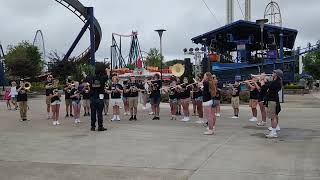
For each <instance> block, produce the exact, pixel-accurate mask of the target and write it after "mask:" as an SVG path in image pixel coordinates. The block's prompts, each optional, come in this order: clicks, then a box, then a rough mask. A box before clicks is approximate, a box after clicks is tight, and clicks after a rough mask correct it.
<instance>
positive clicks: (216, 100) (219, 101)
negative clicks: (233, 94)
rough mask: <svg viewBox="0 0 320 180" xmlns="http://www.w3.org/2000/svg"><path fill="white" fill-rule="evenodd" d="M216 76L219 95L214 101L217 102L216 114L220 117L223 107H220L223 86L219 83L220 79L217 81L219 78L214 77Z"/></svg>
mask: <svg viewBox="0 0 320 180" xmlns="http://www.w3.org/2000/svg"><path fill="white" fill-rule="evenodd" d="M213 76H214V79H216V80H217V95H216V96H215V97H214V100H215V102H216V105H217V106H216V110H215V112H216V114H215V115H216V116H217V117H220V116H221V114H220V111H221V107H220V103H221V91H222V90H221V88H222V86H221V84H220V83H219V82H218V79H217V77H216V76H215V75H213Z"/></svg>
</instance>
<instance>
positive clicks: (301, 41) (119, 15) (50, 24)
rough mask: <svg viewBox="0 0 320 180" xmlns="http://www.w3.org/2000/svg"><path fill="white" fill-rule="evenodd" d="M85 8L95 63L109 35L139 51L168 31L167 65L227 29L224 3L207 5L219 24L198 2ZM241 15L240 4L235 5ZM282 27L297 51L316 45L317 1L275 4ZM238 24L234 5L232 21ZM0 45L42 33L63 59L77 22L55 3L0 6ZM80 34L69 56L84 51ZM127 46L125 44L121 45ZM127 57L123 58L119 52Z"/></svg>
mask: <svg viewBox="0 0 320 180" xmlns="http://www.w3.org/2000/svg"><path fill="white" fill-rule="evenodd" d="M80 1H81V2H82V3H83V4H84V5H85V6H93V7H95V15H96V18H97V19H98V21H99V23H100V25H101V28H102V31H103V37H102V42H101V46H100V49H99V51H98V53H97V58H98V59H100V60H101V59H103V58H104V57H109V56H110V50H109V49H110V45H111V33H113V32H117V33H120V34H129V33H130V32H131V31H132V30H136V31H138V32H139V41H140V45H141V48H142V50H144V51H148V49H150V48H153V47H157V48H158V47H159V37H158V34H156V33H155V32H154V29H158V28H164V29H167V30H168V31H167V32H166V33H165V34H164V37H163V41H164V42H163V47H164V48H163V52H164V55H165V57H166V59H172V58H183V57H184V55H183V52H182V49H183V48H185V47H187V48H189V47H195V45H194V44H192V42H191V40H190V39H191V38H192V37H195V36H197V35H200V34H202V33H205V32H207V31H209V30H213V29H215V28H218V27H219V26H221V25H224V24H225V23H226V0H206V2H207V4H208V6H209V7H210V8H211V9H212V11H213V12H214V14H215V15H216V17H217V19H218V21H217V20H216V19H215V18H214V17H213V16H212V15H211V14H210V12H209V11H208V10H207V9H206V7H205V5H204V4H203V3H202V1H201V0H134V1H133V0H80ZM239 1H240V3H241V5H242V9H243V10H244V0H239ZM268 2H270V0H252V20H253V21H254V20H256V19H260V18H262V17H263V12H264V8H265V6H266V5H267V4H268ZM278 2H279V5H280V7H281V10H282V16H283V25H284V27H289V28H294V29H297V30H298V31H299V34H298V37H297V41H296V46H302V47H304V46H306V44H307V42H312V43H315V42H317V40H319V39H320V23H319V20H320V11H319V9H320V1H319V0H305V1H301V0H278ZM237 19H243V16H242V15H241V12H240V9H239V7H238V4H237V1H236V0H235V20H237ZM0 22H1V28H0V42H1V43H2V45H3V46H5V47H6V46H7V45H10V44H13V45H14V44H16V43H17V42H20V41H21V40H28V41H30V42H32V41H33V38H34V35H35V32H36V31H37V30H38V29H41V30H42V32H43V33H44V38H45V45H46V49H47V51H52V50H57V51H58V52H59V53H61V54H63V53H66V51H67V50H68V48H69V47H70V45H71V44H72V42H73V41H74V39H75V37H76V36H77V34H78V33H79V31H80V29H81V27H82V26H83V24H82V22H81V21H80V20H79V19H78V18H77V17H76V16H74V15H73V14H72V13H71V12H70V11H68V10H67V9H65V8H64V7H63V6H61V5H60V4H58V3H57V2H55V1H54V0H0ZM88 37H89V34H88V32H87V33H86V34H85V36H84V38H83V39H82V40H81V42H80V43H79V45H78V47H77V48H76V50H75V52H74V53H73V55H74V56H76V55H78V54H79V53H80V52H82V51H83V50H84V49H85V48H86V47H88V46H89V38H88ZM123 46H129V40H124V41H123ZM123 54H128V52H123Z"/></svg>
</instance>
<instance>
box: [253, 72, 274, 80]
mask: <svg viewBox="0 0 320 180" xmlns="http://www.w3.org/2000/svg"><path fill="white" fill-rule="evenodd" d="M262 76H272V74H263V73H262V74H258V75H255V74H251V77H255V78H258V79H260V78H261V77H262Z"/></svg>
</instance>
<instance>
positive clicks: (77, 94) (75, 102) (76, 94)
mask: <svg viewBox="0 0 320 180" xmlns="http://www.w3.org/2000/svg"><path fill="white" fill-rule="evenodd" d="M70 97H71V99H72V107H73V113H74V123H75V124H78V123H80V122H81V121H80V110H81V91H80V90H79V82H77V81H75V82H74V86H73V89H72V90H71V92H70Z"/></svg>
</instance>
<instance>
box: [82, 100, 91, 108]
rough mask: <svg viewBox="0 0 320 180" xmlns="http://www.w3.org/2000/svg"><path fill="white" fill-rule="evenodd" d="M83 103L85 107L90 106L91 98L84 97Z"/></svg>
mask: <svg viewBox="0 0 320 180" xmlns="http://www.w3.org/2000/svg"><path fill="white" fill-rule="evenodd" d="M82 105H83V106H84V107H90V99H83V100H82Z"/></svg>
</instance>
